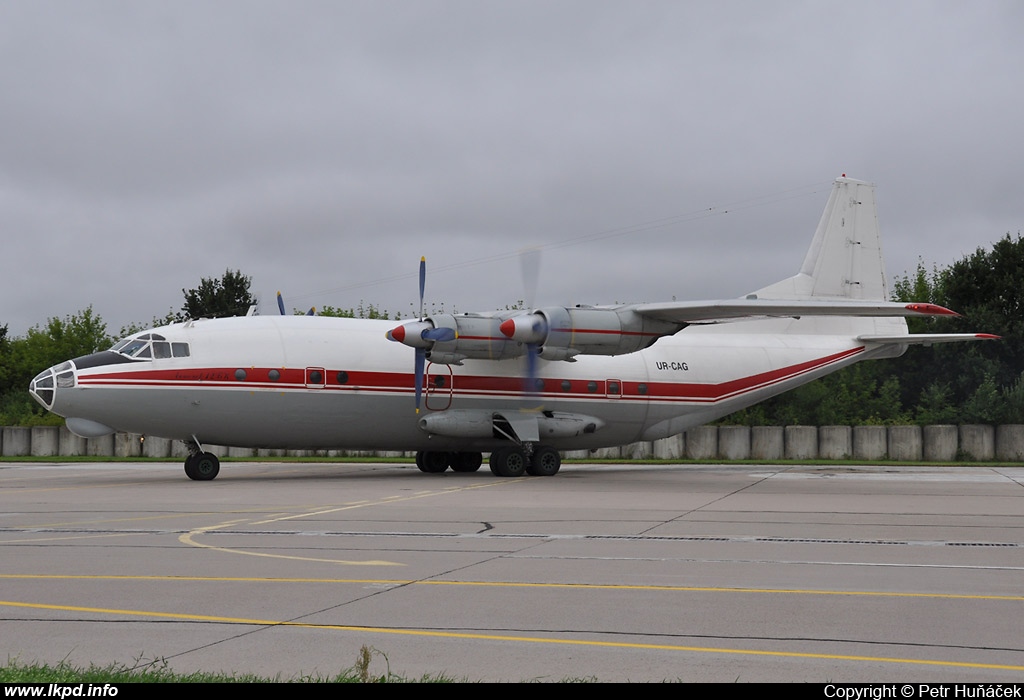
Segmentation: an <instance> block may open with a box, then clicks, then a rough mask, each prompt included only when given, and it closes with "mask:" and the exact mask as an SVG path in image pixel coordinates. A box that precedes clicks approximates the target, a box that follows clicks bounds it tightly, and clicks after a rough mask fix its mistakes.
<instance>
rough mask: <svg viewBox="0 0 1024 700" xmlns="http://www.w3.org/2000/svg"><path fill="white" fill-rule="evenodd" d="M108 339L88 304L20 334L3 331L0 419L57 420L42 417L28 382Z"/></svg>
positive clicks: (8, 421) (102, 345)
mask: <svg viewBox="0 0 1024 700" xmlns="http://www.w3.org/2000/svg"><path fill="white" fill-rule="evenodd" d="M5 330H6V329H5ZM111 343H112V339H111V338H110V336H108V335H107V326H106V323H104V321H103V319H102V318H101V317H100V316H99V315H98V314H96V313H94V312H93V309H92V307H91V306H90V307H88V308H86V309H85V310H84V311H79V312H78V313H76V314H71V315H68V316H65V317H64V318H58V317H53V318H50V319H49V320H48V321H47V322H46V325H45V326H42V327H40V326H34V327H32V328H30V329H29V330H28V333H26V334H25V337H23V338H13V339H10V340H8V339H7V338H6V332H5V333H4V340H3V343H0V355H2V360H3V372H2V373H0V423H2V424H3V425H31V424H34V423H39V422H50V421H58V422H59V419H57V418H56V417H43V416H44V413H45V412H44V411H43V410H42V408H41V407H40V406H38V405H36V403H35V402H34V401H33V400H32V398H31V397H30V396H29V394H28V391H27V389H28V384H29V382H30V381H31V380H32V378H33V377H34V376H36V375H37V374H39V372H41V371H42V370H44V369H46V368H47V367H50V366H52V365H56V364H59V363H61V362H64V361H65V360H71V359H74V358H76V357H81V356H82V355H91V354H92V353H94V352H98V351H100V350H103V349H106V348H108V347H110V345H111Z"/></svg>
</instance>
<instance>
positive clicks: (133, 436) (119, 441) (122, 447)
mask: <svg viewBox="0 0 1024 700" xmlns="http://www.w3.org/2000/svg"><path fill="white" fill-rule="evenodd" d="M114 456H115V457H124V458H126V459H132V458H134V457H141V456H142V436H141V435H139V434H138V433H115V434H114Z"/></svg>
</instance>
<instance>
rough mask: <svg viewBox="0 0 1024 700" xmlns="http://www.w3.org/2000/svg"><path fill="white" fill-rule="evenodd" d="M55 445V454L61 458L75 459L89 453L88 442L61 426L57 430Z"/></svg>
mask: <svg viewBox="0 0 1024 700" xmlns="http://www.w3.org/2000/svg"><path fill="white" fill-rule="evenodd" d="M57 444H58V448H57V453H58V454H59V455H60V456H61V457H77V456H79V455H84V454H88V453H89V443H88V441H86V439H85V438H84V437H81V436H79V435H75V434H74V433H73V432H71V431H70V430H68V429H67V428H66V427H65V426H63V425H62V426H60V428H58V429H57Z"/></svg>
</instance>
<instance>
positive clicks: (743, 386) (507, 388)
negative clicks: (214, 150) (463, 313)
mask: <svg viewBox="0 0 1024 700" xmlns="http://www.w3.org/2000/svg"><path fill="white" fill-rule="evenodd" d="M863 351H864V347H855V348H851V349H849V350H844V351H842V352H839V353H835V354H832V355H828V356H826V357H821V358H817V359H814V360H808V361H807V362H801V363H799V364H796V365H790V366H788V367H783V368H781V369H775V370H770V371H768V372H761V373H758V374H753V375H750V376H747V377H740V378H738V379H732V380H728V381H725V382H720V383H715V384H713V383H697V382H665V381H646V382H639V381H633V380H630V381H623V382H620V390H621V394H619V395H617V397H618V398H620V399H625V400H634V401H663V402H697V403H713V402H716V401H721V400H723V399H727V398H732V397H735V396H738V395H741V394H744V393H748V392H750V391H754V390H757V389H761V388H764V387H767V386H772V385H774V384H778V383H779V382H782V381H785V380H788V379H792V378H795V377H798V376H800V375H803V374H806V373H808V372H812V371H814V370H817V369H820V368H822V367H826V366H828V365H831V364H834V363H836V362H840V361H842V360H844V359H847V358H849V357H852V356H854V355H857V354H859V353H861V352H863ZM238 369H243V370H244V371H245V378H244V379H242V380H238V379H236V378H235V372H236V371H237V370H238ZM272 371H276V372H278V373H279V375H280V378H279V379H278V380H277V381H273V380H271V379H270V373H271V372H272ZM342 373H343V374H342ZM442 376H445V379H446V381H451V382H452V383H453V386H451V387H449V386H447V385H446V386H443V387H429V388H428V391H430V390H433V391H437V392H441V393H448V392H449V391H451V392H453V393H454V395H455V396H479V397H485V396H486V397H503V396H507V397H520V396H522V395H523V393H524V392H523V378H522V377H505V376H481V375H451V376H450V377H449V376H448V375H442ZM323 378H324V379H325V380H326V385H325V386H323V387H322V388H308V387H307V386H306V370H305V369H291V368H281V367H245V368H237V367H211V368H202V369H149V370H142V371H134V372H107V373H103V374H87V375H79V377H78V384H79V385H80V386H83V387H101V386H105V387H138V388H142V387H167V388H174V387H192V388H232V389H240V390H253V389H262V390H270V391H288V390H302V391H307V390H308V391H331V390H333V391H360V392H378V393H386V394H388V393H411V392H412V391H413V375H412V374H411V373H407V372H359V371H347V370H344V371H339V370H326V371H324V377H323ZM341 378H343V379H345V382H344V383H341V382H339V379H341ZM543 381H544V388H543V390H540V391H536V392H531V394H532V395H539V396H547V397H551V398H558V397H564V398H572V399H602V400H603V399H604V398H605V397H606V389H607V387H606V380H605V379H604V378H601V379H578V378H574V379H559V378H551V377H545V378H543ZM642 387H643V391H641V388H642Z"/></svg>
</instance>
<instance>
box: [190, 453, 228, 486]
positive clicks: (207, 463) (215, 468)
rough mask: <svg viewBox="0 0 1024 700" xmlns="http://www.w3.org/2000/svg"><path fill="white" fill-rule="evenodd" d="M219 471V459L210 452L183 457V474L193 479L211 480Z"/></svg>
mask: <svg viewBox="0 0 1024 700" xmlns="http://www.w3.org/2000/svg"><path fill="white" fill-rule="evenodd" d="M219 473H220V459H218V458H217V455H215V454H211V453H210V452H202V453H200V454H194V455H189V456H188V457H186V458H185V476H187V477H188V478H189V479H192V480H193V481H212V480H213V479H216V478H217V475H218V474H219Z"/></svg>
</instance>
